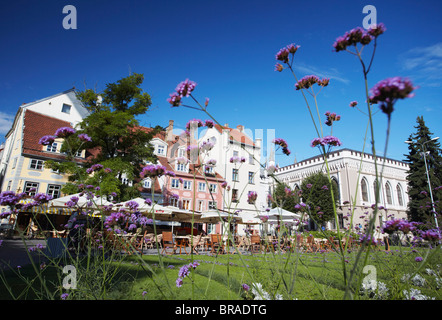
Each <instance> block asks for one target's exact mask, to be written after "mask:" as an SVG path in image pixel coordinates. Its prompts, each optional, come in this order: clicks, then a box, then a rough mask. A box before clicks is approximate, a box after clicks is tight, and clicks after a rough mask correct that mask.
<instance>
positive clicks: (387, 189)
mask: <svg viewBox="0 0 442 320" xmlns="http://www.w3.org/2000/svg"><path fill="white" fill-rule="evenodd" d="M385 196H386V197H387V204H393V201H392V198H391V187H390V184H389V183H388V182H387V183H386V184H385Z"/></svg>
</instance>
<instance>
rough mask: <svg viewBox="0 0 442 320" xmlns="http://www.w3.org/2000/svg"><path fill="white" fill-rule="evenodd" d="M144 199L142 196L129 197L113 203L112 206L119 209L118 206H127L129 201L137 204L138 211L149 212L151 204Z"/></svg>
mask: <svg viewBox="0 0 442 320" xmlns="http://www.w3.org/2000/svg"><path fill="white" fill-rule="evenodd" d="M145 201H146V199H143V198H135V199H131V200H127V201H124V202H119V203H117V204H114V206H113V207H114V208H115V209H117V210H118V209H120V208H123V209H124V208H128V207H127V206H126V205H127V204H128V203H129V202H136V203H137V204H138V208H137V210H139V211H140V212H150V211H151V210H152V206H150V205H148V204H147V203H146V202H145Z"/></svg>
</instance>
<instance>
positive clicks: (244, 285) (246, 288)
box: [242, 283, 250, 291]
mask: <svg viewBox="0 0 442 320" xmlns="http://www.w3.org/2000/svg"><path fill="white" fill-rule="evenodd" d="M242 288H243V290H244V291H249V290H250V287H249V286H248V285H247V284H245V283H243V284H242Z"/></svg>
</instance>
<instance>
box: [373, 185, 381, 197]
mask: <svg viewBox="0 0 442 320" xmlns="http://www.w3.org/2000/svg"><path fill="white" fill-rule="evenodd" d="M373 192H374V193H373V194H374V201H376V196H377V194H378V181H377V180H375V181H373ZM379 202H381V193H380V191H379Z"/></svg>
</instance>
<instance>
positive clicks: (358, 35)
mask: <svg viewBox="0 0 442 320" xmlns="http://www.w3.org/2000/svg"><path fill="white" fill-rule="evenodd" d="M382 26H383V25H382ZM384 30H385V28H384ZM379 31H380V29H379ZM374 33H376V32H374V30H373V31H371V32H367V31H365V30H364V29H362V28H361V27H357V28H354V29H352V30H350V31H348V32H346V33H345V34H344V35H343V36H340V37H338V38H337V39H336V41H335V43H334V44H333V47H334V49H335V51H336V52H339V51H343V50H346V49H347V47H349V46H356V45H357V44H358V43H359V44H362V45H367V44H369V43H370V42H371V40H373V38H374V36H373V34H374ZM379 34H380V33H379ZM379 34H378V35H379Z"/></svg>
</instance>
